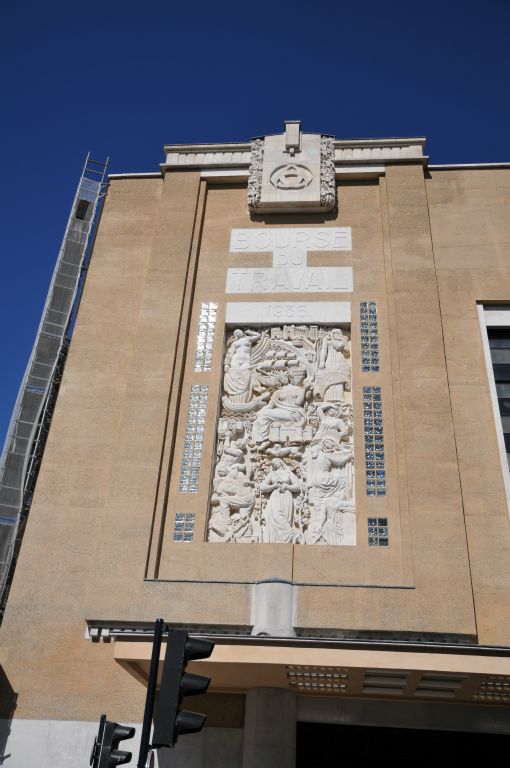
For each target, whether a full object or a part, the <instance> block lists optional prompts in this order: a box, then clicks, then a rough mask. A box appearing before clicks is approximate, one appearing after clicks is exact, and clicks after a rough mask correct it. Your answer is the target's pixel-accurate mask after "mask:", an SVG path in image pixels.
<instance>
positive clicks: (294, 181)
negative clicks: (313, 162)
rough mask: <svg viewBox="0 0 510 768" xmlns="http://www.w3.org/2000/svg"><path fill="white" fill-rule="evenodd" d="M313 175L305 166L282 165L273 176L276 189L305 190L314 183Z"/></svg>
mask: <svg viewBox="0 0 510 768" xmlns="http://www.w3.org/2000/svg"><path fill="white" fill-rule="evenodd" d="M312 178H313V176H312V173H311V171H310V170H309V169H308V168H306V167H305V166H304V165H282V166H281V168H277V169H276V170H275V171H273V173H272V174H271V179H270V181H271V184H272V185H273V187H276V189H304V188H305V187H307V186H308V185H309V184H310V183H311V181H312Z"/></svg>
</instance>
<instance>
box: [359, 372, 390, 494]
mask: <svg viewBox="0 0 510 768" xmlns="http://www.w3.org/2000/svg"><path fill="white" fill-rule="evenodd" d="M363 423H364V436H365V476H366V490H367V495H368V496H385V495H386V471H385V466H384V434H383V419H382V402H381V387H379V386H375V387H363Z"/></svg>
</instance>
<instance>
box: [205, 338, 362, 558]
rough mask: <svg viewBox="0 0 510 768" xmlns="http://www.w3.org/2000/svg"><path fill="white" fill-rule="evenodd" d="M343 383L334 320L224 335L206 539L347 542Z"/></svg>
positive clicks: (349, 508) (347, 420) (342, 345)
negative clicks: (328, 323)
mask: <svg viewBox="0 0 510 768" xmlns="http://www.w3.org/2000/svg"><path fill="white" fill-rule="evenodd" d="M350 386H351V366H350V338H349V335H348V333H347V332H346V331H344V330H342V329H340V328H328V327H323V326H318V325H283V326H275V327H272V328H268V329H264V330H262V329H259V330H254V329H251V328H243V329H236V330H235V331H234V332H233V333H232V335H230V336H229V338H228V339H227V351H226V355H225V362H224V379H223V397H222V405H221V411H220V418H219V423H218V442H217V456H216V464H215V468H214V475H213V482H212V485H213V488H212V495H211V502H210V515H209V529H208V540H209V541H216V542H237V543H257V542H266V543H285V544H288V543H294V544H336V545H339V544H344V545H345V544H349V545H353V544H355V543H356V525H355V522H356V521H355V506H354V483H353V448H352V406H351V403H350Z"/></svg>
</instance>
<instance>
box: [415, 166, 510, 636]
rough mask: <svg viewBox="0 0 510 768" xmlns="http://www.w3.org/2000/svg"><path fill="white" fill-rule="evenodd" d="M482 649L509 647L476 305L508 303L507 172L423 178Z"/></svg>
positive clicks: (509, 533)
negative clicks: (431, 236) (432, 243)
mask: <svg viewBox="0 0 510 768" xmlns="http://www.w3.org/2000/svg"><path fill="white" fill-rule="evenodd" d="M427 196H428V202H429V209H430V221H431V227H432V233H433V237H434V259H435V264H436V274H437V283H438V290H439V297H440V303H441V320H442V326H443V335H444V345H445V351H446V359H447V362H448V365H447V374H448V381H449V388H450V397H451V407H452V413H453V420H454V427H455V439H456V446H457V454H458V462H459V471H460V481H461V490H462V499H463V505H464V513H465V525H466V536H467V540H468V545H469V557H470V565H471V578H472V586H473V595H474V601H475V607H476V621H477V631H478V637H479V641H480V642H481V643H486V644H488V645H498V644H502V645H507V644H508V643H509V639H510V638H509V630H508V627H509V626H510V599H509V594H510V582H509V568H508V563H509V562H510V526H509V520H508V510H507V505H506V499H505V494H504V487H503V478H502V474H501V463H500V457H499V453H498V446H497V442H496V433H495V428H494V417H493V411H492V407H491V402H490V397H489V388H488V379H487V373H486V367H485V362H484V357H483V349H482V338H481V333H480V325H479V320H478V314H477V305H476V303H477V302H483V301H488V302H490V301H495V302H497V301H501V302H508V301H509V300H510V252H509V243H510V220H509V216H508V204H509V201H510V171H509V170H508V169H497V170H481V169H476V170H475V169H473V170H465V171H439V170H437V171H432V172H431V178H430V179H428V180H427Z"/></svg>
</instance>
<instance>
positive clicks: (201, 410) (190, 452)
mask: <svg viewBox="0 0 510 768" xmlns="http://www.w3.org/2000/svg"><path fill="white" fill-rule="evenodd" d="M208 389H209V387H208V386H207V385H206V384H205V385H202V384H193V385H192V386H191V392H190V397H189V406H188V418H187V422H186V435H185V438H184V452H183V456H182V464H181V475H180V478H179V492H180V493H196V492H197V491H198V478H199V475H200V463H201V461H202V448H203V445H204V429H205V413H206V410H207V394H208Z"/></svg>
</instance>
